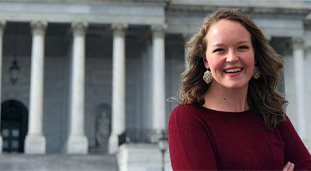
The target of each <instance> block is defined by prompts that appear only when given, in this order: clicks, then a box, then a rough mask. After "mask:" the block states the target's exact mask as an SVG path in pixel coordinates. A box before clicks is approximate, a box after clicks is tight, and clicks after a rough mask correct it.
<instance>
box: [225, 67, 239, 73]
mask: <svg viewBox="0 0 311 171" xmlns="http://www.w3.org/2000/svg"><path fill="white" fill-rule="evenodd" d="M241 70H242V69H241V68H235V69H227V70H225V72H229V73H232V72H239V71H241Z"/></svg>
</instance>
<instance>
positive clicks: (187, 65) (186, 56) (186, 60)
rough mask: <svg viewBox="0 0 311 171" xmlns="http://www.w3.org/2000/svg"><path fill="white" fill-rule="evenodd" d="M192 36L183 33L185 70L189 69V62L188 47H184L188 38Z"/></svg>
mask: <svg viewBox="0 0 311 171" xmlns="http://www.w3.org/2000/svg"><path fill="white" fill-rule="evenodd" d="M191 37H192V35H191V34H186V33H185V34H183V38H184V41H185V43H184V48H185V51H184V55H185V71H187V70H188V69H189V62H188V49H187V48H186V44H187V42H188V41H189V40H190V38H191Z"/></svg>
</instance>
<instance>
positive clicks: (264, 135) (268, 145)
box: [168, 104, 311, 170]
mask: <svg viewBox="0 0 311 171" xmlns="http://www.w3.org/2000/svg"><path fill="white" fill-rule="evenodd" d="M285 117H286V120H285V121H282V122H281V123H279V124H278V126H277V128H275V129H268V128H266V126H265V124H264V121H263V119H262V117H261V116H260V115H258V114H256V113H255V112H254V111H252V110H251V109H250V110H247V111H244V112H221V111H215V110H211V109H207V108H204V107H201V106H195V105H184V104H181V105H179V106H177V107H176V108H175V109H174V110H173V111H172V113H171V115H170V118H169V123H168V136H169V152H170V157H171V164H172V168H173V170H282V168H283V167H284V165H285V164H286V162H288V161H290V162H292V163H294V164H295V170H302V169H304V170H311V156H310V153H309V152H308V150H307V149H306V147H305V146H304V144H303V142H302V141H301V139H300V138H299V136H298V134H297V132H296V131H295V129H294V127H293V125H292V124H291V122H290V120H289V118H288V117H287V116H285Z"/></svg>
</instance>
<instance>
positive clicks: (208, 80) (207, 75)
mask: <svg viewBox="0 0 311 171" xmlns="http://www.w3.org/2000/svg"><path fill="white" fill-rule="evenodd" d="M212 79H213V77H212V73H211V72H210V71H209V70H206V71H205V72H204V75H203V80H204V81H205V82H206V84H209V83H211V81H212Z"/></svg>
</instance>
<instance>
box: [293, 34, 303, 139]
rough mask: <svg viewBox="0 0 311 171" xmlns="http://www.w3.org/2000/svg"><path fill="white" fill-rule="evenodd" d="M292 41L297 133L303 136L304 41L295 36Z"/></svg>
mask: <svg viewBox="0 0 311 171" xmlns="http://www.w3.org/2000/svg"><path fill="white" fill-rule="evenodd" d="M292 42H293V57H294V75H295V92H296V93H295V94H296V109H297V112H296V113H297V121H298V124H297V126H298V133H299V135H300V137H301V138H304V137H305V111H304V105H305V104H304V101H305V97H304V42H303V38H301V37H295V38H293V39H292Z"/></svg>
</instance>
